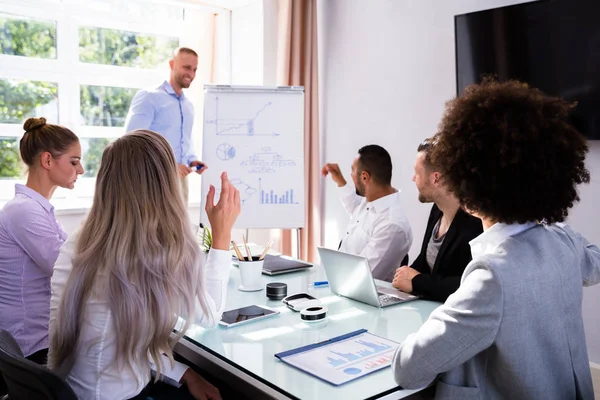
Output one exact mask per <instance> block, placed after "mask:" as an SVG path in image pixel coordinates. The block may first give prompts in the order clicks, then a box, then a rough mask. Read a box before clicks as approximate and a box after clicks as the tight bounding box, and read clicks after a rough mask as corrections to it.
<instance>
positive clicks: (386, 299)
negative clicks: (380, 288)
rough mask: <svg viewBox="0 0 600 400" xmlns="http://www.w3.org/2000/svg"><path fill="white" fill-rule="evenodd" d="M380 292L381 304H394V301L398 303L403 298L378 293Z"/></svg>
mask: <svg viewBox="0 0 600 400" xmlns="http://www.w3.org/2000/svg"><path fill="white" fill-rule="evenodd" d="M378 294H379V302H380V303H381V305H382V306H383V305H386V304H394V303H398V302H401V301H402V299H399V298H398V297H394V296H390V295H389V294H385V293H378Z"/></svg>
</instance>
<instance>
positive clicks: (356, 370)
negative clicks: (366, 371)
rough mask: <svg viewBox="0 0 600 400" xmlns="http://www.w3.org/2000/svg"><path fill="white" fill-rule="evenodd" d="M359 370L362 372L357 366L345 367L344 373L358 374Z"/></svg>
mask: <svg viewBox="0 0 600 400" xmlns="http://www.w3.org/2000/svg"><path fill="white" fill-rule="evenodd" d="M361 372H362V371H361V370H360V369H359V368H346V369H345V370H344V373H345V374H348V375H358V374H360V373H361Z"/></svg>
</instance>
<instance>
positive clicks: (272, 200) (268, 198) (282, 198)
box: [258, 178, 298, 205]
mask: <svg viewBox="0 0 600 400" xmlns="http://www.w3.org/2000/svg"><path fill="white" fill-rule="evenodd" d="M258 192H259V193H260V204H287V205H289V204H298V201H296V199H294V189H293V188H291V189H288V190H286V191H284V193H283V194H278V193H275V192H274V191H273V190H265V189H263V187H262V178H258Z"/></svg>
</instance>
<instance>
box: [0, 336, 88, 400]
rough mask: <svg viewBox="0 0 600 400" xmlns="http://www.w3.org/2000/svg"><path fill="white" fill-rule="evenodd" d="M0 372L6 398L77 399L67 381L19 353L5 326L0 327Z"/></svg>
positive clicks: (29, 399)
mask: <svg viewBox="0 0 600 400" xmlns="http://www.w3.org/2000/svg"><path fill="white" fill-rule="evenodd" d="M0 373H1V374H2V376H3V377H4V381H5V383H6V386H7V388H8V398H9V400H77V396H75V393H73V389H71V387H70V386H69V385H68V384H67V382H65V381H64V380H63V379H61V378H60V377H59V376H58V375H56V374H55V373H53V372H52V371H50V370H49V369H48V368H46V367H43V366H41V365H38V364H36V363H34V362H33V361H29V360H28V359H26V358H25V357H23V353H22V352H21V349H20V348H19V345H18V344H17V342H16V341H15V339H14V338H13V337H12V335H11V334H10V333H9V332H8V331H5V330H0Z"/></svg>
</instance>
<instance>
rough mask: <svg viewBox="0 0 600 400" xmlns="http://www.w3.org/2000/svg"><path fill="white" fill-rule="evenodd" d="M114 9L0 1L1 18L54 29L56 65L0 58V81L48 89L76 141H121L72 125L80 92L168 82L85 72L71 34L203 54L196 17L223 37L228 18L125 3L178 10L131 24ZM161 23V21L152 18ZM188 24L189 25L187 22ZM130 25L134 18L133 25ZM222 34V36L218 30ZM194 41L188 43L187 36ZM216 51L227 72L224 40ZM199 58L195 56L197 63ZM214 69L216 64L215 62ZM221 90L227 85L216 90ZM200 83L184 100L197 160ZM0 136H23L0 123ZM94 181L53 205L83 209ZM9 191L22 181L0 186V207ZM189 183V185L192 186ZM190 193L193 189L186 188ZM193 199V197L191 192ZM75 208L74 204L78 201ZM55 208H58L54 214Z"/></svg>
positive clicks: (154, 76) (116, 70)
mask: <svg viewBox="0 0 600 400" xmlns="http://www.w3.org/2000/svg"><path fill="white" fill-rule="evenodd" d="M115 3H116V2H113V1H106V0H87V1H81V0H62V1H61V0H52V1H48V0H19V1H18V2H17V1H16V0H0V6H1V7H2V12H3V13H5V14H12V15H14V16H17V17H19V16H22V17H26V18H35V19H42V20H48V21H54V22H55V23H56V58H55V59H41V58H35V57H25V56H13V55H3V54H0V78H1V79H18V80H32V81H44V82H53V83H56V84H57V86H58V123H59V124H61V125H64V126H67V127H69V128H70V129H71V130H73V131H74V132H75V133H76V134H77V135H78V136H79V137H80V138H108V139H114V138H117V137H119V136H121V135H122V134H124V133H125V132H124V128H123V127H102V126H87V125H83V124H81V123H80V118H81V117H80V85H94V86H112V87H124V88H134V89H142V88H151V87H157V86H158V85H160V84H161V83H162V82H163V81H164V80H165V79H168V74H169V68H168V65H167V64H166V63H165V65H162V66H160V67H157V68H144V69H142V68H135V67H126V66H112V65H102V64H92V63H88V62H80V61H79V28H80V27H93V28H107V29H115V30H123V31H130V32H139V33H143V34H150V35H163V36H169V37H175V38H178V39H179V43H180V46H189V47H193V48H195V49H202V48H205V51H207V52H211V51H214V49H213V46H206V44H205V43H206V42H205V41H206V35H205V34H199V35H197V33H198V32H199V31H202V29H203V28H198V26H197V25H198V24H199V23H200V20H201V17H200V12H201V13H205V12H207V11H209V12H210V13H211V14H215V15H216V16H217V18H220V21H221V22H220V27H219V29H215V31H218V32H219V33H222V32H225V33H228V32H229V29H228V27H229V24H230V20H231V17H230V11H229V10H226V9H221V8H217V7H211V6H200V5H192V4H188V3H186V2H182V1H179V2H177V1H170V2H164V1H161V0H128V7H130V6H131V5H132V4H133V6H132V7H140V9H141V7H148V6H150V7H152V6H157V7H174V8H181V9H182V20H176V19H173V20H166V19H164V18H160V17H159V16H156V17H155V18H148V16H141V17H139V16H137V17H136V16H133V15H132V14H127V13H124V12H122V10H119V11H117V10H115V8H116V6H115ZM198 11H199V12H198ZM156 14H157V15H160V16H162V13H156ZM190 16H191V18H190ZM136 18H138V19H137V20H136ZM223 26H225V29H223ZM196 35H197V36H198V37H197V38H194V36H196ZM211 40H214V41H215V45H216V46H221V47H223V49H219V51H214V53H213V54H211V57H212V56H214V55H215V53H216V54H217V55H218V56H219V57H220V58H221V60H216V61H213V62H214V63H216V64H217V65H218V66H219V68H220V70H222V69H223V67H224V66H225V67H226V68H228V67H229V64H230V62H229V58H230V54H229V52H230V47H231V46H230V36H229V37H225V38H224V37H222V36H221V37H219V38H218V39H217V38H211ZM202 55H203V54H202V53H201V54H200V56H201V57H202ZM217 61H218V62H217ZM223 83H228V82H223ZM201 86H202V82H201V79H197V81H196V82H195V85H192V88H190V89H189V91H188V92H187V93H190V94H193V102H194V105H195V109H196V120H195V124H194V132H193V137H194V145H195V150H196V151H197V154H198V155H200V154H201V153H200V149H201V143H198V142H200V140H199V138H200V137H201V136H200V132H201V129H202V127H201V126H199V125H201V120H200V119H199V117H200V116H201V111H202V108H201V107H202V104H201V101H202V96H201V93H202V90H201ZM0 132H1V134H0V136H2V137H16V138H20V137H21V136H22V134H23V131H22V125H21V124H6V123H0ZM95 180H96V179H95V178H91V177H79V179H78V181H77V183H76V185H75V189H73V190H66V189H61V188H59V189H58V190H57V191H56V193H55V195H54V196H53V203H54V202H55V200H58V203H65V204H67V205H64V208H71V207H70V206H69V205H68V204H72V208H80V205H79V204H83V203H86V204H87V203H89V201H90V199H91V197H92V196H93V192H94V186H95ZM15 183H23V180H22V179H0V203H2V202H5V201H7V200H9V199H11V198H12V197H13V195H14V189H13V186H14V184H15ZM195 183H197V182H195ZM194 186H196V184H194ZM198 192H199V191H198ZM79 200H81V201H79ZM190 200H191V201H192V202H197V201H198V200H199V193H198V194H197V195H196V194H195V193H194V192H191V193H190ZM61 208H62V207H61Z"/></svg>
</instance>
